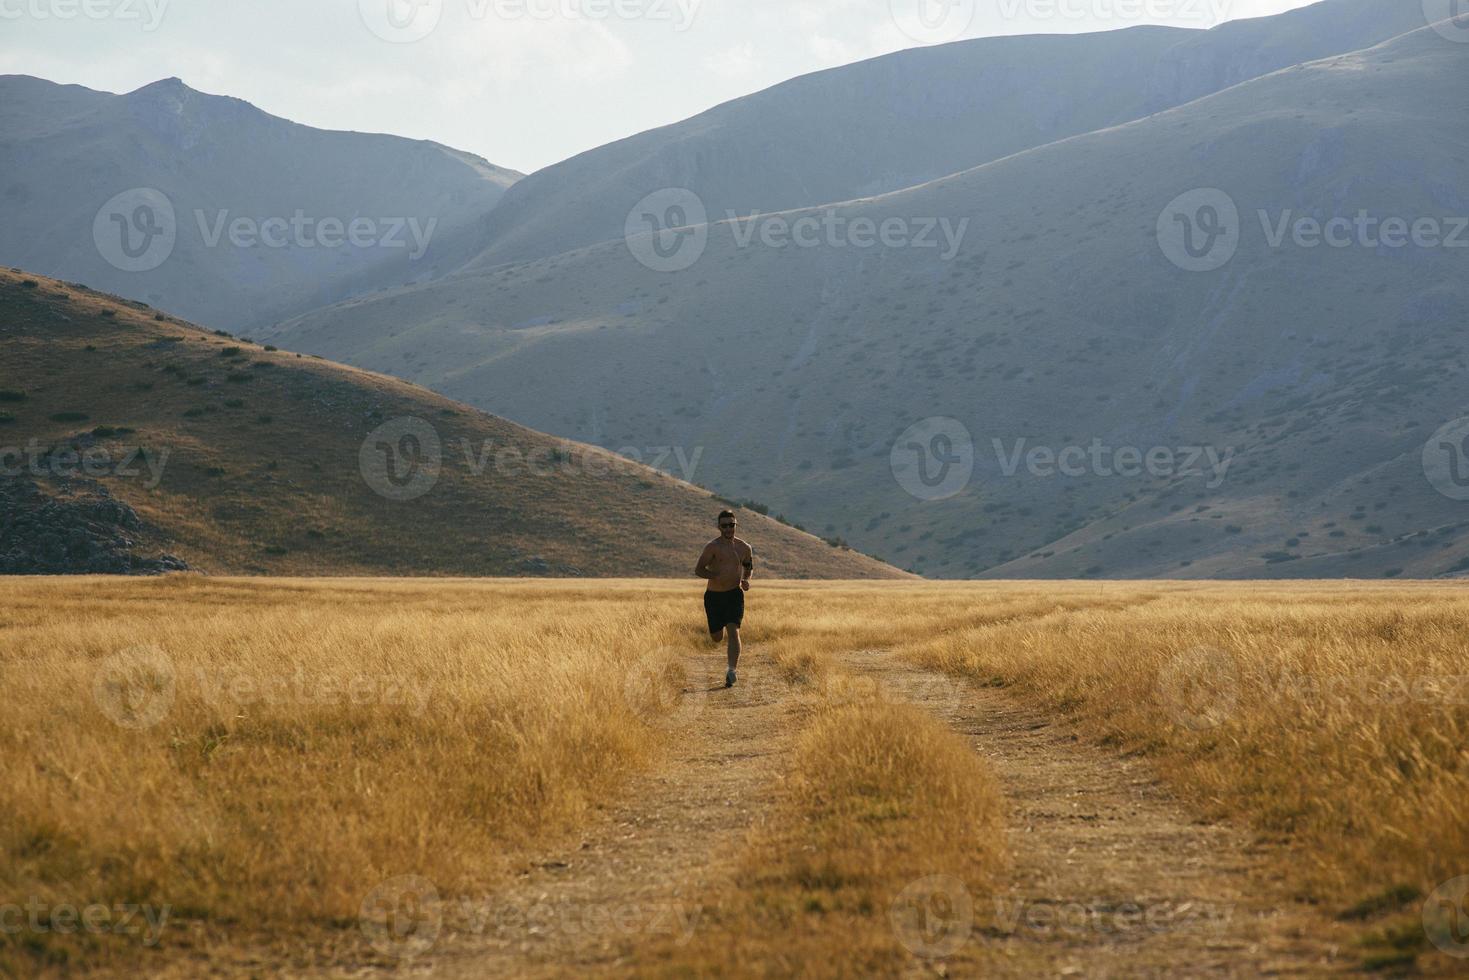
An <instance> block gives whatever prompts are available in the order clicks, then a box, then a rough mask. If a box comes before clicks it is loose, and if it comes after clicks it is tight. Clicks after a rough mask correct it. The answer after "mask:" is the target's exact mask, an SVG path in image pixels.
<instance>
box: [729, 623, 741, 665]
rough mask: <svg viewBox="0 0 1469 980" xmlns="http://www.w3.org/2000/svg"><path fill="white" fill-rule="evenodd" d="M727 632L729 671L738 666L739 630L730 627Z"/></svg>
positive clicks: (735, 627) (736, 627)
mask: <svg viewBox="0 0 1469 980" xmlns="http://www.w3.org/2000/svg"><path fill="white" fill-rule="evenodd" d="M728 630H729V669H730V670H734V669H735V668H736V667H738V666H739V665H740V628H739V627H738V626H730V627H728Z"/></svg>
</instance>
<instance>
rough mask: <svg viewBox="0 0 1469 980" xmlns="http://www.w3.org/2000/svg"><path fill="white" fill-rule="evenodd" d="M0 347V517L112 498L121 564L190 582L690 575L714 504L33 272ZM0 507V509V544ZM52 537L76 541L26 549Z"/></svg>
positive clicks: (854, 557) (820, 571)
mask: <svg viewBox="0 0 1469 980" xmlns="http://www.w3.org/2000/svg"><path fill="white" fill-rule="evenodd" d="M0 345H3V347H4V349H5V357H4V359H3V360H0V409H3V411H0V468H3V474H4V475H3V479H0V490H3V491H4V492H0V510H5V509H6V508H8V507H9V506H10V505H12V504H14V503H15V502H16V500H17V499H18V497H24V496H25V495H26V494H28V493H33V492H34V491H32V489H31V488H32V487H35V488H36V489H37V490H39V492H40V494H41V495H42V496H43V497H45V498H47V499H49V500H53V501H60V502H61V503H62V504H63V505H66V506H73V507H81V508H86V509H87V511H88V513H89V514H91V512H92V511H101V510H111V511H116V510H118V508H117V507H116V506H115V504H118V503H120V504H122V505H125V506H126V508H130V509H131V511H132V512H134V513H135V514H136V515H137V518H138V521H137V522H136V526H131V525H132V522H130V521H126V520H124V521H120V522H119V524H120V527H121V528H122V530H120V531H119V532H118V534H119V535H124V536H126V537H128V538H129V540H130V541H131V543H132V544H133V545H134V546H135V548H134V551H135V553H136V555H137V558H136V561H135V562H134V566H135V568H140V569H145V570H150V569H151V570H160V569H159V568H158V567H154V565H150V564H149V563H155V564H156V557H157V553H158V552H168V553H171V554H172V555H175V556H178V557H179V558H182V559H183V560H184V561H186V562H188V564H189V565H190V566H192V567H194V568H198V569H203V570H205V571H211V572H228V573H249V574H299V575H322V574H333V575H337V574H342V575H352V574H363V575H367V574H373V575H379V574H401V575H581V576H597V577H614V576H636V575H658V576H680V577H683V576H687V577H689V579H690V585H691V586H695V585H696V583H695V582H694V581H693V578H692V575H691V574H690V573H691V571H692V568H693V562H694V559H695V558H696V557H697V555H698V551H699V548H700V547H702V546H703V544H704V543H705V542H706V541H708V540H709V539H710V538H712V537H713V536H714V534H715V533H716V532H715V530H714V517H715V514H716V513H717V512H718V511H719V510H720V508H721V507H722V506H724V505H723V503H722V502H721V501H719V500H717V499H716V498H713V497H711V496H710V495H709V494H708V493H707V492H706V491H703V490H700V489H699V488H697V487H694V486H692V485H690V484H688V483H685V482H683V481H680V480H676V479H673V478H672V477H670V476H668V475H665V474H663V473H659V472H657V471H655V470H652V469H650V468H648V467H646V466H642V465H638V464H635V463H632V462H630V461H628V460H625V459H621V458H619V457H613V456H612V455H611V454H608V453H605V452H602V451H600V450H593V449H592V448H591V447H587V446H582V445H577V444H573V443H568V442H566V441H564V440H557V439H554V438H552V437H550V436H546V435H543V434H541V433H538V432H533V431H531V430H528V429H525V428H522V427H520V426H518V425H514V424H512V423H509V422H506V421H505V420H503V419H499V418H494V417H491V416H487V415H483V414H481V413H479V412H476V411H474V410H472V409H470V408H467V407H466V406H464V405H462V404H457V403H455V402H452V401H450V400H448V399H446V398H443V397H440V396H438V395H433V394H430V393H428V392H426V391H423V390H422V389H419V388H417V387H415V386H413V385H411V384H408V383H406V382H402V381H398V380H395V379H392V378H386V377H383V376H380V375H374V374H370V373H368V372H365V371H360V370H357V369H354V368H347V367H342V366H340V365H336V364H330V363H327V362H324V361H321V360H317V359H314V358H307V357H303V356H301V355H298V354H288V353H285V352H281V351H274V350H266V349H262V348H259V347H257V346H255V345H251V344H247V343H242V342H238V341H235V340H233V339H231V338H228V337H224V336H220V335H218V334H214V333H210V332H208V331H205V330H201V329H199V328H197V327H194V326H191V325H189V324H186V323H183V322H180V321H178V320H175V319H173V318H171V317H167V316H165V315H164V314H161V313H155V312H153V311H152V310H149V309H147V308H146V307H141V306H139V305H136V304H132V303H128V302H124V301H119V300H116V299H114V298H112V297H109V296H105V295H102V294H99V293H95V292H92V291H91V290H87V289H84V288H79V287H74V286H69V285H65V284H62V283H59V282H56V281H54V280H50V279H45V278H42V277H39V276H28V275H25V274H22V273H18V272H15V271H9V272H6V271H0ZM406 420H419V421H416V422H411V421H406ZM383 426H388V428H386V429H384V428H383ZM415 440H417V441H416V442H415ZM435 441H436V442H437V444H438V447H439V448H438V449H437V451H436V450H435V449H434V448H433V443H434V442H435ZM140 447H141V449H142V452H141V454H140V453H139V452H138V449H139V448H140ZM390 453H394V454H397V453H401V455H392V456H390V455H389V454H390ZM410 461H411V462H412V463H415V464H417V468H416V469H413V468H410V465H409V462H410ZM436 466H437V469H438V472H437V474H435V473H434V472H433V471H434V469H435V468H436ZM99 498H101V499H100V500H99ZM109 501H110V502H111V503H109ZM13 517H14V515H13V514H11V513H9V512H8V511H7V512H5V513H0V527H3V528H5V529H6V535H5V536H4V537H6V538H7V539H8V538H9V536H10V534H11V531H12V529H13ZM742 522H743V529H742V533H743V536H744V537H746V538H747V539H748V540H750V541H751V543H752V544H753V545H754V547H755V549H756V552H757V555H758V556H759V559H760V571H761V573H763V574H765V575H767V576H779V577H814V578H880V577H898V576H900V575H901V573H899V572H897V571H896V570H895V569H892V568H889V567H888V566H886V565H883V564H881V563H879V562H876V561H874V560H872V559H870V558H867V557H865V556H863V555H859V554H857V553H855V552H852V551H848V550H845V549H842V548H836V547H833V546H831V545H828V544H827V543H825V542H823V541H820V540H818V539H817V538H814V537H812V536H811V535H808V534H804V533H802V532H800V531H797V530H795V529H793V528H790V527H787V526H785V525H783V524H780V523H777V522H776V521H774V520H770V519H767V518H764V517H761V516H760V515H758V514H754V513H748V512H744V513H742ZM11 543H12V542H10V541H9V540H7V541H6V543H5V545H3V546H0V557H3V554H4V553H5V552H6V551H8V550H9V545H10V544H11ZM72 545H76V546H77V547H79V548H81V549H83V550H84V551H85V550H88V549H89V548H93V547H94V546H93V545H92V544H89V543H88V542H86V541H83V540H81V539H78V540H77V541H76V542H68V541H66V540H60V541H51V542H47V543H46V547H47V548H66V547H70V546H72ZM73 557H74V558H75V557H79V556H77V555H76V554H75V553H74V554H73ZM85 557H86V556H85V555H82V556H80V558H85ZM89 567H91V566H88V565H86V564H85V562H83V563H82V564H81V565H80V568H81V569H83V570H85V569H86V568H89ZM164 567H171V566H169V564H168V563H167V562H165V563H164ZM94 570H116V569H115V568H113V567H112V566H111V565H108V564H105V563H104V564H103V565H101V566H98V567H96V568H95V569H94Z"/></svg>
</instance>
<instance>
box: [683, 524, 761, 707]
mask: <svg viewBox="0 0 1469 980" xmlns="http://www.w3.org/2000/svg"><path fill="white" fill-rule="evenodd" d="M738 526H739V521H737V520H735V516H734V511H732V510H722V511H720V512H719V537H717V538H715V539H714V540H713V541H710V542H709V543H708V544H706V545H705V546H704V551H703V553H702V554H700V555H699V564H697V565H695V566H694V574H695V575H697V576H699V578H702V579H708V580H709V587H708V590H707V591H705V593H704V614H705V615H706V616H708V617H709V636H710V638H711V639H713V640H714V642H715V643H718V642H719V641H720V640H722V639H724V634H725V632H726V631H727V632H728V633H729V670H728V671H726V672H725V675H724V686H725V687H734V682H735V668H736V667H738V666H739V665H740V624H741V623H742V622H744V619H745V593H746V592H748V591H750V576H751V575H753V574H754V572H755V552H754V551H752V550H750V546H749V545H748V544H746V543H745V542H744V541H743V540H741V539H739V538H737V537H735V528H736V527H738Z"/></svg>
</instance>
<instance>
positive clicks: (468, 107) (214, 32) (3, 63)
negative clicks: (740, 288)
mask: <svg viewBox="0 0 1469 980" xmlns="http://www.w3.org/2000/svg"><path fill="white" fill-rule="evenodd" d="M1306 4H1307V0H0V74H5V73H20V74H27V75H38V76H40V77H42V78H48V79H51V80H52V81H57V82H75V83H78V84H82V85H86V86H88V87H90V88H96V89H102V90H105V91H112V92H126V91H131V90H132V89H135V88H138V87H139V86H142V85H146V84H147V83H149V82H151V81H156V80H157V79H159V78H166V77H169V76H171V75H177V76H178V77H180V78H182V79H183V80H184V81H185V82H186V83H188V84H189V85H191V86H193V87H194V88H196V89H200V90H202V91H205V92H213V93H217V94H221V95H233V96H237V97H239V98H242V99H246V100H247V101H249V102H253V103H254V104H255V105H257V106H259V107H260V108H262V109H264V110H266V111H267V112H271V113H274V114H275V115H278V116H284V117H285V118H287V119H292V120H295V121H297V122H302V123H307V124H309V125H313V126H321V127H324V128H329V129H357V130H367V131H373V132H385V133H396V134H399V135H402V136H410V137H415V138H424V139H433V140H438V141H439V142H441V143H447V144H449V145H450V146H455V147H458V148H460V149H465V150H470V151H473V152H475V153H479V154H480V155H482V156H484V157H486V158H488V159H489V160H490V161H491V162H492V163H496V164H499V165H501V166H506V167H512V168H514V169H517V170H523V171H526V172H529V171H531V170H534V169H536V168H539V167H543V166H545V165H547V164H550V163H554V162H556V161H558V160H561V159H564V158H565V157H568V156H571V155H573V154H575V153H579V152H581V151H582V150H587V149H591V148H592V147H595V146H599V145H601V144H603V143H607V142H610V141H612V140H615V139H619V138H621V137H623V136H628V135H631V134H633V133H636V132H640V131H642V130H645V129H649V128H651V127H654V126H660V125H663V124H665V123H670V122H674V121H676V120H679V119H683V118H685V117H687V116H691V115H694V114H695V113H697V112H700V111H702V110H704V109H707V108H708V107H710V106H712V105H715V104H717V103H719V102H723V101H726V100H728V99H732V98H735V97H737V96H740V95H744V94H747V93H749V92H753V91H756V90H758V89H762V88H765V87H767V86H769V85H772V84H774V83H776V82H779V81H783V80H785V79H787V78H791V77H794V76H796V75H801V74H805V73H807V72H810V71H815V70H818V69H821V68H829V67H832V66H835V65H840V64H846V63H849V62H853V61H859V60H861V59H863V58H868V57H872V56H874V55H879V54H884V53H886V52H889V51H895V50H898V49H900V48H908V47H915V46H917V45H918V44H919V43H920V40H915V37H914V35H917V36H918V37H919V38H920V39H922V40H928V39H929V38H937V39H940V40H943V39H953V35H954V34H955V33H956V32H958V36H959V37H982V36H987V35H999V34H1029V33H1076V32H1081V31H1096V30H1112V29H1116V28H1122V27H1132V26H1136V25H1138V24H1173V25H1176V26H1180V27H1195V28H1204V27H1211V26H1213V25H1214V24H1216V23H1219V22H1220V21H1223V20H1232V19H1236V18H1240V17H1257V16H1262V15H1266V14H1274V13H1279V12H1281V11H1284V10H1289V9H1291V8H1294V7H1302V6H1306ZM920 5H923V10H924V11H926V13H927V15H928V21H927V22H928V23H929V24H931V25H935V26H934V28H933V33H931V34H930V33H928V32H927V31H926V29H925V28H924V26H923V24H924V21H922V20H919V19H917V18H918V14H919V12H920V11H919V7H920ZM895 11H896V13H895ZM390 12H393V13H395V14H396V19H395V20H390V18H389V16H388V14H389V13H390ZM369 24H372V25H373V26H374V27H376V28H377V31H378V32H381V33H382V34H385V35H388V36H391V37H395V38H398V39H399V40H397V41H392V42H390V41H387V40H383V39H382V37H380V36H379V34H378V33H375V32H374V30H373V29H372V28H371V27H369V26H368V25H369ZM395 24H397V25H400V27H401V29H398V28H395V26H394V25H395ZM429 27H432V30H429V31H428V33H427V34H426V36H423V37H421V38H419V39H417V40H404V38H412V37H414V36H415V35H416V34H420V33H423V32H424V30H425V29H427V28H429ZM903 27H907V28H908V33H905V32H904V30H903V29H902V28H903ZM961 28H962V32H960V29H961Z"/></svg>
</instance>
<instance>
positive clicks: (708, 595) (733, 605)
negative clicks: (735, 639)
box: [704, 589, 745, 634]
mask: <svg viewBox="0 0 1469 980" xmlns="http://www.w3.org/2000/svg"><path fill="white" fill-rule="evenodd" d="M704 615H706V616H708V617H709V632H710V633H711V634H713V633H718V632H719V631H720V630H722V629H724V628H725V627H726V626H735V627H738V626H739V625H740V624H741V623H742V622H744V619H745V590H744V589H730V590H729V591H728V592H705V593H704Z"/></svg>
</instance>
